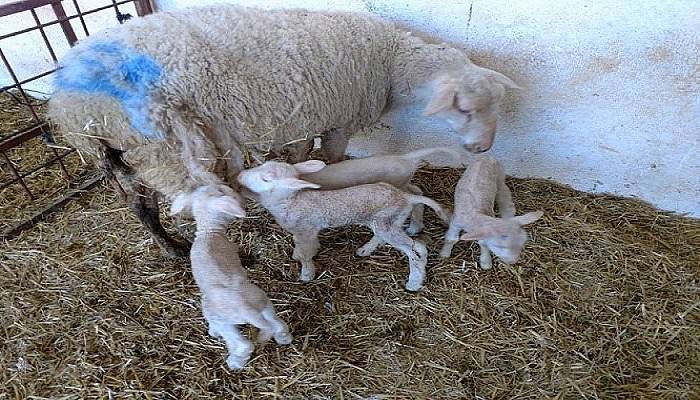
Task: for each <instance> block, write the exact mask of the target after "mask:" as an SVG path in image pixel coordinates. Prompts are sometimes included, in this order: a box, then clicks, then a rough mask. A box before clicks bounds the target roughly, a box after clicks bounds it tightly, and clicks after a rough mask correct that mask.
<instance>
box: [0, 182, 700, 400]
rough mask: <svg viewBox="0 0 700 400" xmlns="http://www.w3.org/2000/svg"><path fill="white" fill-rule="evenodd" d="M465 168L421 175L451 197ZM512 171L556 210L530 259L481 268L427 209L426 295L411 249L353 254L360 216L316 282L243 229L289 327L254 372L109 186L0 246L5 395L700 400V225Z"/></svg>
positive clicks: (550, 211) (275, 244)
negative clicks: (445, 239) (240, 363)
mask: <svg viewBox="0 0 700 400" xmlns="http://www.w3.org/2000/svg"><path fill="white" fill-rule="evenodd" d="M460 172H461V171H459V170H423V171H421V172H420V173H419V174H418V176H417V183H418V185H419V186H421V187H422V188H423V189H424V190H425V192H426V193H428V194H430V195H431V196H432V197H434V198H435V199H437V200H439V201H441V202H443V203H445V204H448V205H451V204H452V201H451V200H450V192H451V190H452V188H453V187H454V185H455V183H456V181H457V179H458V178H459V175H460ZM509 183H510V185H511V187H512V189H513V192H514V197H515V201H516V206H517V208H518V210H519V211H521V212H524V211H531V210H536V209H542V210H544V211H545V217H544V218H543V219H542V220H540V221H538V222H537V223H535V224H534V225H533V226H531V227H529V228H528V230H529V231H530V233H531V236H532V240H531V241H530V242H529V243H528V244H527V246H526V248H525V250H524V253H523V255H522V258H521V261H520V262H518V263H517V264H516V265H513V266H507V265H503V264H500V263H495V264H494V269H493V270H491V271H481V270H479V269H478V268H477V267H476V260H477V258H478V254H477V246H476V245H474V244H466V243H461V244H458V245H457V246H456V247H455V251H454V252H453V256H452V258H450V259H449V260H446V261H441V260H440V259H439V258H438V257H437V254H436V253H437V251H438V249H439V246H440V245H441V244H442V241H441V235H442V234H443V232H444V229H445V227H444V226H443V225H441V224H440V223H439V222H437V218H436V217H435V215H434V214H432V213H431V211H427V212H426V216H427V227H426V231H425V233H424V234H423V235H422V238H423V240H425V241H426V242H427V243H428V246H429V249H430V252H431V253H430V259H429V278H428V280H427V285H426V287H425V289H424V290H423V291H421V292H420V293H408V292H406V291H404V289H403V283H404V281H405V279H406V277H407V272H408V271H407V270H408V268H407V261H406V259H405V258H404V257H403V256H402V255H401V254H400V253H399V252H397V251H394V250H391V249H390V248H387V247H383V248H380V249H379V250H378V251H377V253H375V254H374V255H373V256H371V257H369V258H365V259H361V258H358V257H356V256H355V255H354V252H355V250H356V249H357V247H359V246H360V245H361V244H363V243H364V242H365V241H367V240H369V238H370V234H369V232H368V231H367V230H365V229H361V228H353V229H338V230H333V231H329V232H326V233H325V234H324V235H323V237H322V240H321V243H322V251H321V253H320V254H319V256H318V257H317V265H318V267H319V270H320V271H319V272H320V276H319V277H318V279H316V280H315V281H314V282H311V283H305V284H302V283H299V282H297V281H296V279H297V276H298V266H297V264H296V263H295V262H293V261H292V260H291V253H292V247H291V238H290V236H289V235H288V234H286V233H285V232H283V231H282V230H281V229H280V228H279V227H278V226H276V225H275V224H274V223H273V222H272V220H271V219H270V216H269V215H268V214H267V213H266V212H264V211H262V210H260V209H257V208H256V209H251V210H250V211H251V212H250V217H249V218H247V219H245V220H242V221H238V222H236V223H235V224H234V226H232V228H231V230H230V232H229V233H230V236H231V238H232V239H233V240H235V241H236V242H238V243H240V244H241V255H242V258H243V260H244V263H245V265H246V266H247V268H248V269H249V271H250V275H251V278H252V279H253V281H254V282H256V283H257V284H258V285H260V286H261V287H262V288H263V289H264V290H265V291H266V292H267V293H268V294H269V295H270V297H271V298H272V300H273V302H274V303H275V305H276V307H277V309H278V311H279V312H280V315H281V317H282V318H283V319H285V320H286V321H287V322H288V323H289V325H290V328H291V331H292V334H293V335H294V336H295V339H294V342H293V344H292V345H290V346H287V347H280V346H277V345H274V344H271V343H268V344H267V345H265V346H259V347H257V348H256V351H255V353H254V357H253V359H252V360H251V361H250V364H249V366H248V367H247V368H246V369H244V370H243V371H240V372H232V371H229V370H227V369H226V366H225V362H224V360H225V357H226V351H225V349H224V346H223V344H222V343H221V342H219V341H218V340H215V339H212V338H210V337H208V336H207V330H206V327H205V325H204V321H203V318H202V316H201V313H200V310H199V298H198V295H199V293H198V290H197V287H196V285H195V283H194V281H193V279H192V276H191V273H190V271H189V265H188V262H187V261H186V260H172V259H167V258H165V257H164V256H162V255H161V253H160V251H159V250H158V248H157V247H156V246H155V245H154V243H153V242H152V241H151V239H150V238H149V236H148V235H147V233H146V232H145V230H144V229H142V228H141V227H140V225H139V224H138V222H137V221H136V220H135V219H134V217H132V215H131V214H130V213H129V211H128V210H127V209H126V208H125V207H124V206H123V205H122V204H121V203H119V202H118V201H116V199H115V197H114V196H113V194H112V193H111V191H109V190H107V189H104V188H101V189H100V190H96V191H94V192H92V193H90V194H88V195H85V196H84V197H83V198H82V199H81V200H79V201H76V202H73V203H71V204H70V205H69V206H68V207H67V208H66V209H65V210H63V211H62V212H60V213H59V214H56V215H55V216H54V218H52V219H51V220H49V221H47V222H44V223H41V224H39V225H38V226H37V227H35V228H34V229H32V230H31V231H27V232H24V233H23V234H22V235H21V236H20V237H18V238H16V239H14V240H12V241H9V242H5V243H2V244H1V246H2V247H1V248H2V251H1V252H0V289H1V290H2V293H1V295H0V318H1V319H2V327H3V329H2V338H0V346H1V348H2V351H1V352H0V368H1V369H0V374H1V375H2V376H1V377H0V382H1V383H0V385H1V386H0V398H1V399H10V398H27V397H30V396H32V397H33V398H68V399H71V398H76V399H77V398H97V397H99V398H173V399H188V398H192V399H201V398H234V397H235V398H275V397H281V398H290V399H301V398H303V399H316V398H317V399H322V398H339V399H342V398H355V399H370V398H372V399H379V398H392V399H393V398H399V399H401V398H405V399H415V398H434V399H438V398H439V399H465V398H467V399H469V398H484V399H492V398H504V399H505V398H508V399H512V398H518V399H526V398H531V399H544V398H557V399H564V398H590V399H596V398H601V399H602V398H605V399H610V398H618V399H629V398H648V399H697V398H698V384H699V383H700V318H699V316H700V293H699V292H698V290H699V287H698V280H699V277H700V274H699V272H700V254H699V250H700V221H698V220H694V219H687V218H681V217H678V216H673V215H670V214H667V213H663V212H659V211H657V210H655V209H653V208H651V207H649V206H647V205H645V204H643V203H640V202H638V201H635V200H630V199H620V198H615V197H608V196H591V195H588V194H585V193H580V192H577V191H574V190H572V189H569V188H566V187H563V186H560V185H556V184H553V183H551V182H547V181H542V180H531V179H527V180H521V179H510V180H509ZM247 332H248V333H250V332H249V331H247Z"/></svg>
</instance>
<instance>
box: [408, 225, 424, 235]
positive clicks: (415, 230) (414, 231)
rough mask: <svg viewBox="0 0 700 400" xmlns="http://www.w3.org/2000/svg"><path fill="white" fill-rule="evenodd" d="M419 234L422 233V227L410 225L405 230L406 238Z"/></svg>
mask: <svg viewBox="0 0 700 400" xmlns="http://www.w3.org/2000/svg"><path fill="white" fill-rule="evenodd" d="M421 232H423V225H413V224H410V225H408V228H406V233H407V234H408V236H415V235H417V234H419V233H421Z"/></svg>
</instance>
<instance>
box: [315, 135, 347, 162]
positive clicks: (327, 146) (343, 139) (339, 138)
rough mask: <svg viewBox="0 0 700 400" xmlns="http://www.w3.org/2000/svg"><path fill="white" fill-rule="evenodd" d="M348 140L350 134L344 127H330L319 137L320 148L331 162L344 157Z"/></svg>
mask: <svg viewBox="0 0 700 400" xmlns="http://www.w3.org/2000/svg"><path fill="white" fill-rule="evenodd" d="M349 141H350V134H349V133H347V131H346V129H344V128H336V129H331V130H330V131H328V132H326V134H325V135H324V136H323V139H321V150H323V154H324V155H325V156H326V158H328V162H329V163H331V164H333V163H337V162H339V161H342V160H343V159H344V158H345V150H346V149H347V147H348V142H349Z"/></svg>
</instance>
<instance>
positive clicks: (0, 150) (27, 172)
mask: <svg viewBox="0 0 700 400" xmlns="http://www.w3.org/2000/svg"><path fill="white" fill-rule="evenodd" d="M62 1H64V0H20V1H15V2H12V3H8V4H3V5H0V17H4V16H9V15H13V14H16V13H20V12H27V11H28V12H30V13H31V14H32V17H33V19H34V22H35V24H36V26H32V27H28V28H24V29H20V30H17V31H14V32H10V33H6V34H3V35H0V40H3V39H6V38H10V37H13V36H17V35H21V34H23V33H27V32H32V31H36V30H39V33H40V34H41V37H42V39H43V43H44V44H45V45H46V47H47V49H48V51H49V54H50V56H51V59H52V60H53V61H54V62H57V61H58V57H57V54H56V51H55V49H54V46H53V44H52V42H51V40H50V38H49V36H48V35H47V32H46V30H45V28H46V27H49V26H53V25H56V24H58V25H59V26H60V27H61V30H62V31H63V36H64V37H65V39H66V40H67V41H68V44H69V45H70V46H71V47H72V46H74V45H75V44H76V42H77V41H78V38H77V35H76V33H75V30H74V28H73V25H72V24H71V20H76V19H77V20H79V21H80V24H81V26H82V28H83V31H84V32H85V34H86V35H89V29H88V25H87V23H86V20H85V18H84V16H86V15H89V14H93V13H97V12H100V11H104V10H107V9H109V8H114V9H115V11H116V13H117V19H118V20H119V22H120V23H122V22H124V21H125V20H126V19H128V18H129V17H130V16H129V15H127V14H121V13H120V11H119V8H118V6H120V5H123V4H128V3H133V4H134V7H135V8H136V12H137V14H138V15H139V16H143V15H146V14H150V13H152V12H153V7H152V5H151V3H150V1H149V0H112V1H111V3H112V4H110V5H106V6H101V7H97V8H94V9H89V10H85V11H83V10H81V8H80V5H79V4H78V0H72V3H73V5H74V6H75V10H76V12H75V14H72V15H67V13H66V10H65V9H64V7H63V4H62ZM83 5H84V4H83ZM43 6H51V8H52V10H53V14H54V15H55V17H56V19H55V20H52V21H48V22H46V23H42V22H41V20H40V19H39V16H38V13H37V12H36V10H35V9H36V8H38V7H43ZM0 59H1V60H2V64H1V65H4V67H5V68H6V70H7V71H8V75H9V76H10V77H11V78H12V82H13V83H12V84H9V85H5V86H3V87H1V88H0V93H4V92H8V91H9V90H11V89H17V90H18V91H19V98H17V96H16V95H15V94H14V93H13V92H8V93H9V94H10V95H12V96H13V97H14V98H15V101H16V102H17V103H18V104H22V105H24V106H26V107H27V109H28V110H29V112H30V113H31V119H32V121H33V125H32V126H30V127H28V128H24V129H23V130H20V131H16V132H12V133H11V134H10V135H9V136H8V137H5V138H3V139H0V160H4V163H6V164H7V165H8V168H9V170H10V171H11V173H12V175H13V178H11V179H10V180H9V181H6V182H1V183H0V190H4V189H5V188H7V187H8V186H11V185H15V184H18V185H20V186H21V187H22V188H23V191H24V192H26V194H27V196H28V197H29V198H30V199H31V200H36V199H37V196H36V195H35V194H34V193H33V192H32V189H30V187H29V186H28V184H27V182H26V181H25V179H24V178H27V177H30V176H31V175H32V174H35V173H37V172H39V171H41V170H43V169H45V168H48V167H50V166H52V165H55V164H58V165H59V166H60V168H61V170H62V173H63V176H64V177H65V179H67V180H68V181H69V182H73V179H74V178H73V177H72V176H71V174H70V173H69V172H68V170H67V168H66V166H65V164H64V163H63V159H64V158H65V157H67V156H68V155H70V154H74V153H76V150H75V149H70V148H67V149H66V151H63V150H62V151H60V152H59V151H57V150H56V147H55V146H51V145H47V147H48V148H50V149H51V150H50V151H51V152H52V154H53V156H52V157H51V158H50V159H48V160H46V161H43V162H41V163H40V164H39V165H34V164H32V165H31V167H29V165H27V166H25V168H22V164H21V163H20V162H14V161H12V160H11V159H10V155H9V153H7V152H8V151H10V150H12V149H14V148H18V147H19V146H21V145H22V144H23V143H25V142H27V141H29V140H31V139H33V138H36V137H38V136H41V135H44V137H45V138H46V139H48V140H50V139H51V136H50V132H49V130H48V129H49V124H48V123H47V122H45V121H43V120H42V118H41V117H40V116H39V113H38V112H37V109H35V105H34V104H32V100H31V99H30V98H29V96H28V95H27V94H26V92H25V89H24V88H23V85H25V84H27V83H29V82H32V81H35V80H37V79H41V78H43V77H46V76H48V75H50V74H51V73H53V72H55V71H56V69H52V70H50V71H45V72H42V73H39V74H37V75H34V76H31V77H29V78H26V79H23V80H21V81H20V80H19V79H18V77H17V75H16V73H15V71H14V69H13V67H12V65H11V63H10V62H9V61H8V59H7V57H6V54H5V53H4V52H3V51H2V48H0ZM101 180H102V176H101V175H100V176H95V177H93V178H89V179H88V180H86V181H84V182H82V183H81V184H80V186H79V187H78V188H77V190H72V191H70V192H69V193H67V194H65V195H63V196H61V197H59V198H58V199H56V200H55V201H53V202H52V203H51V204H49V205H48V206H46V207H44V208H42V209H41V210H39V211H38V212H37V213H36V214H34V215H32V216H31V217H30V218H29V219H28V220H26V221H23V222H21V223H20V224H19V225H16V226H14V227H12V228H11V229H9V230H6V231H4V232H2V234H0V238H10V237H13V236H16V235H17V234H19V233H20V232H22V231H23V230H26V229H28V228H30V227H31V226H34V225H35V224H36V223H37V222H38V221H40V220H42V219H43V218H44V217H45V216H46V215H47V214H48V213H50V212H52V211H55V210H57V209H59V208H61V207H63V206H64V205H65V204H67V203H68V202H69V201H70V200H71V199H73V198H75V197H77V196H78V195H79V194H80V193H82V192H84V191H85V190H88V189H90V188H92V187H94V186H95V185H97V184H98V183H99V182H100V181H101Z"/></svg>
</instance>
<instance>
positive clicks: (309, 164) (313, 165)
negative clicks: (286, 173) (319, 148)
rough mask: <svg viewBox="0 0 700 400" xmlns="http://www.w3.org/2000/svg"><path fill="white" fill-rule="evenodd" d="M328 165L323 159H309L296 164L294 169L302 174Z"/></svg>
mask: <svg viewBox="0 0 700 400" xmlns="http://www.w3.org/2000/svg"><path fill="white" fill-rule="evenodd" d="M325 167H326V163H324V162H323V161H321V160H309V161H304V162H300V163H296V164H294V169H296V170H297V172H299V173H300V174H311V173H313V172H318V171H320V170H322V169H323V168H325Z"/></svg>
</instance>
